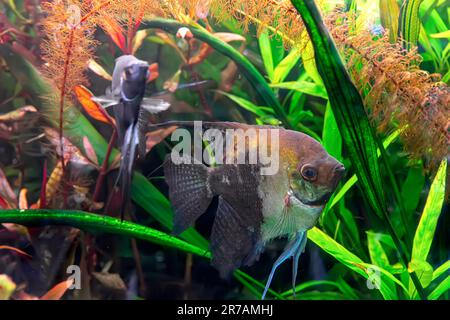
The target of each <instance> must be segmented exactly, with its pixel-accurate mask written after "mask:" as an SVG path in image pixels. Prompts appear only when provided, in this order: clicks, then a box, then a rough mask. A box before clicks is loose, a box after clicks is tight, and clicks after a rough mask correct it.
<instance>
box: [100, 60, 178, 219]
mask: <svg viewBox="0 0 450 320" xmlns="http://www.w3.org/2000/svg"><path fill="white" fill-rule="evenodd" d="M149 73H150V70H149V64H148V63H147V62H146V61H142V60H139V59H137V58H136V57H134V56H132V55H124V56H121V57H119V58H117V59H116V64H115V67H114V71H113V76H112V83H111V88H110V89H108V90H107V92H106V95H105V96H101V97H94V98H93V100H94V101H97V102H99V103H100V104H102V106H103V107H104V108H108V107H112V109H113V112H114V118H115V120H116V126H117V135H118V145H119V147H120V150H121V163H120V168H119V174H118V176H117V180H116V183H115V185H117V184H119V185H120V189H121V193H122V204H121V209H120V214H121V218H122V219H123V217H124V213H125V210H126V207H127V205H128V203H129V198H130V188H131V179H132V174H133V167H134V163H135V160H136V158H137V152H136V150H137V147H138V146H139V155H140V156H141V157H142V156H144V155H145V143H146V141H145V135H144V133H143V130H142V128H143V127H144V126H143V124H146V122H147V120H148V114H151V113H158V112H161V111H164V110H167V109H168V108H169V106H170V105H169V103H167V102H165V101H163V100H161V99H153V98H147V97H144V95H145V88H146V84H147V79H149V76H150V74H149Z"/></svg>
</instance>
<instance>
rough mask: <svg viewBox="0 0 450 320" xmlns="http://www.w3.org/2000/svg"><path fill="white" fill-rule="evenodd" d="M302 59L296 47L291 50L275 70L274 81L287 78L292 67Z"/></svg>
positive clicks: (277, 81)
mask: <svg viewBox="0 0 450 320" xmlns="http://www.w3.org/2000/svg"><path fill="white" fill-rule="evenodd" d="M299 59H300V54H299V52H298V51H297V50H296V49H293V50H291V52H289V54H288V55H287V56H286V57H285V58H284V59H283V60H281V62H280V63H279V64H278V65H277V66H276V68H275V70H274V71H273V79H272V83H280V82H282V81H284V79H286V77H287V76H288V75H289V72H291V70H292V68H294V66H295V65H296V64H297V62H298V60H299Z"/></svg>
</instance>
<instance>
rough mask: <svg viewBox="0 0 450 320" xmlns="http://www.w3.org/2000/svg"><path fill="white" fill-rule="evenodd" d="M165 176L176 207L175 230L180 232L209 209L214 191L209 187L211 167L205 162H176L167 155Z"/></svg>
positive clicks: (172, 201)
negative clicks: (204, 163)
mask: <svg viewBox="0 0 450 320" xmlns="http://www.w3.org/2000/svg"><path fill="white" fill-rule="evenodd" d="M164 176H165V179H166V182H167V184H168V185H169V198H170V201H171V203H172V206H173V208H174V209H175V216H174V227H173V232H174V233H175V234H180V233H181V232H183V231H184V230H186V229H187V228H189V227H191V226H192V225H193V224H194V223H195V221H196V220H197V219H198V218H199V217H200V216H201V215H202V214H203V213H204V212H205V211H206V209H208V206H209V204H210V203H211V201H212V198H213V196H214V195H213V193H212V191H211V188H210V187H209V183H208V177H209V169H208V167H206V166H205V165H203V164H175V163H173V161H172V160H171V159H170V155H168V156H167V157H166V160H165V162H164Z"/></svg>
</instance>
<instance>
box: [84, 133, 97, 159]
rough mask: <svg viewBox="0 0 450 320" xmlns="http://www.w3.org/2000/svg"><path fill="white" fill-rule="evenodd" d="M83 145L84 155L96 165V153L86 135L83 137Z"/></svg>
mask: <svg viewBox="0 0 450 320" xmlns="http://www.w3.org/2000/svg"><path fill="white" fill-rule="evenodd" d="M83 146H84V151H86V157H87V158H88V159H89V160H91V161H92V162H93V163H94V164H95V165H97V166H98V158H97V154H96V153H95V150H94V147H93V146H92V144H91V142H90V141H89V139H88V138H87V137H86V136H84V137H83Z"/></svg>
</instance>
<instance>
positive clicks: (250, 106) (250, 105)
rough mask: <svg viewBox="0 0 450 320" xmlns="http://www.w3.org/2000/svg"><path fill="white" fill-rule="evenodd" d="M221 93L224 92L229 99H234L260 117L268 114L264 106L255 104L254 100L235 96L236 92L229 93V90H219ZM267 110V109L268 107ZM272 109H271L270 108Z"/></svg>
mask: <svg viewBox="0 0 450 320" xmlns="http://www.w3.org/2000/svg"><path fill="white" fill-rule="evenodd" d="M218 92H220V93H221V94H223V95H224V96H226V97H228V98H229V99H231V100H233V101H234V102H236V103H237V104H238V105H239V106H240V107H242V108H244V109H246V110H248V111H250V112H252V113H254V114H256V115H257V116H259V117H265V116H267V114H266V112H264V110H263V109H262V107H259V106H256V105H254V104H253V102H251V101H248V100H247V99H244V98H241V97H238V96H235V95H234V94H231V93H228V92H224V91H218ZM266 110H267V109H266ZM269 110H270V109H269Z"/></svg>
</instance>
